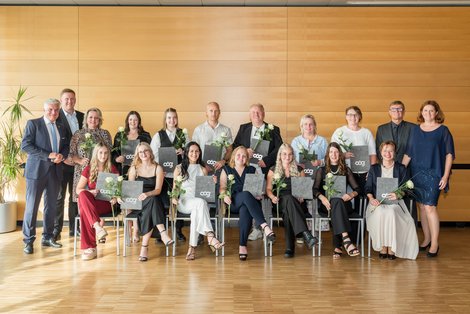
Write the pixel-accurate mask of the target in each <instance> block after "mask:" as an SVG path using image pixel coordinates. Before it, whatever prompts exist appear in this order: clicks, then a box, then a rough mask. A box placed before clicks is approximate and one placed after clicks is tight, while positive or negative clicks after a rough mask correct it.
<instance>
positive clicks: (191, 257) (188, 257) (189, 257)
mask: <svg viewBox="0 0 470 314" xmlns="http://www.w3.org/2000/svg"><path fill="white" fill-rule="evenodd" d="M195 249H196V247H195V246H189V250H188V254H186V260H187V261H194V260H195V259H196V251H195Z"/></svg>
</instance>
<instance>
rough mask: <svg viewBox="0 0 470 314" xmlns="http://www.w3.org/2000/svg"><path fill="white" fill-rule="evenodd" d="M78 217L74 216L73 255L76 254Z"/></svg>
mask: <svg viewBox="0 0 470 314" xmlns="http://www.w3.org/2000/svg"><path fill="white" fill-rule="evenodd" d="M79 220H80V217H75V227H74V228H75V230H74V236H73V256H77V232H78V221H79Z"/></svg>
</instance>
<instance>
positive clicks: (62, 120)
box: [57, 109, 85, 141]
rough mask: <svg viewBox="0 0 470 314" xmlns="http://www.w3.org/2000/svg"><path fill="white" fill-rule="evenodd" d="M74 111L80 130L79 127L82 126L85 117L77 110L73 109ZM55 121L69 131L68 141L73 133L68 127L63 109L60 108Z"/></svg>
mask: <svg viewBox="0 0 470 314" xmlns="http://www.w3.org/2000/svg"><path fill="white" fill-rule="evenodd" d="M75 113H76V115H77V120H78V129H79V130H80V129H81V128H83V119H84V117H85V114H84V113H83V112H81V111H77V110H75ZM57 121H58V122H60V123H62V124H63V125H64V126H65V127H66V128H67V130H68V131H69V133H70V138H69V141H70V140H71V139H72V136H73V133H72V130H71V129H70V125H69V121H68V120H67V117H66V116H65V112H64V109H60V111H59V117H58V118H57Z"/></svg>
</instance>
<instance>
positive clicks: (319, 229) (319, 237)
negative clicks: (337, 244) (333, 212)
mask: <svg viewBox="0 0 470 314" xmlns="http://www.w3.org/2000/svg"><path fill="white" fill-rule="evenodd" d="M322 226H323V219H321V218H320V225H319V226H318V257H320V256H321V244H322V240H321V233H322Z"/></svg>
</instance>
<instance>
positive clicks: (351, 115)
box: [346, 113, 359, 118]
mask: <svg viewBox="0 0 470 314" xmlns="http://www.w3.org/2000/svg"><path fill="white" fill-rule="evenodd" d="M358 116H359V115H358V114H357V113H347V114H346V117H351V118H355V117H358Z"/></svg>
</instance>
